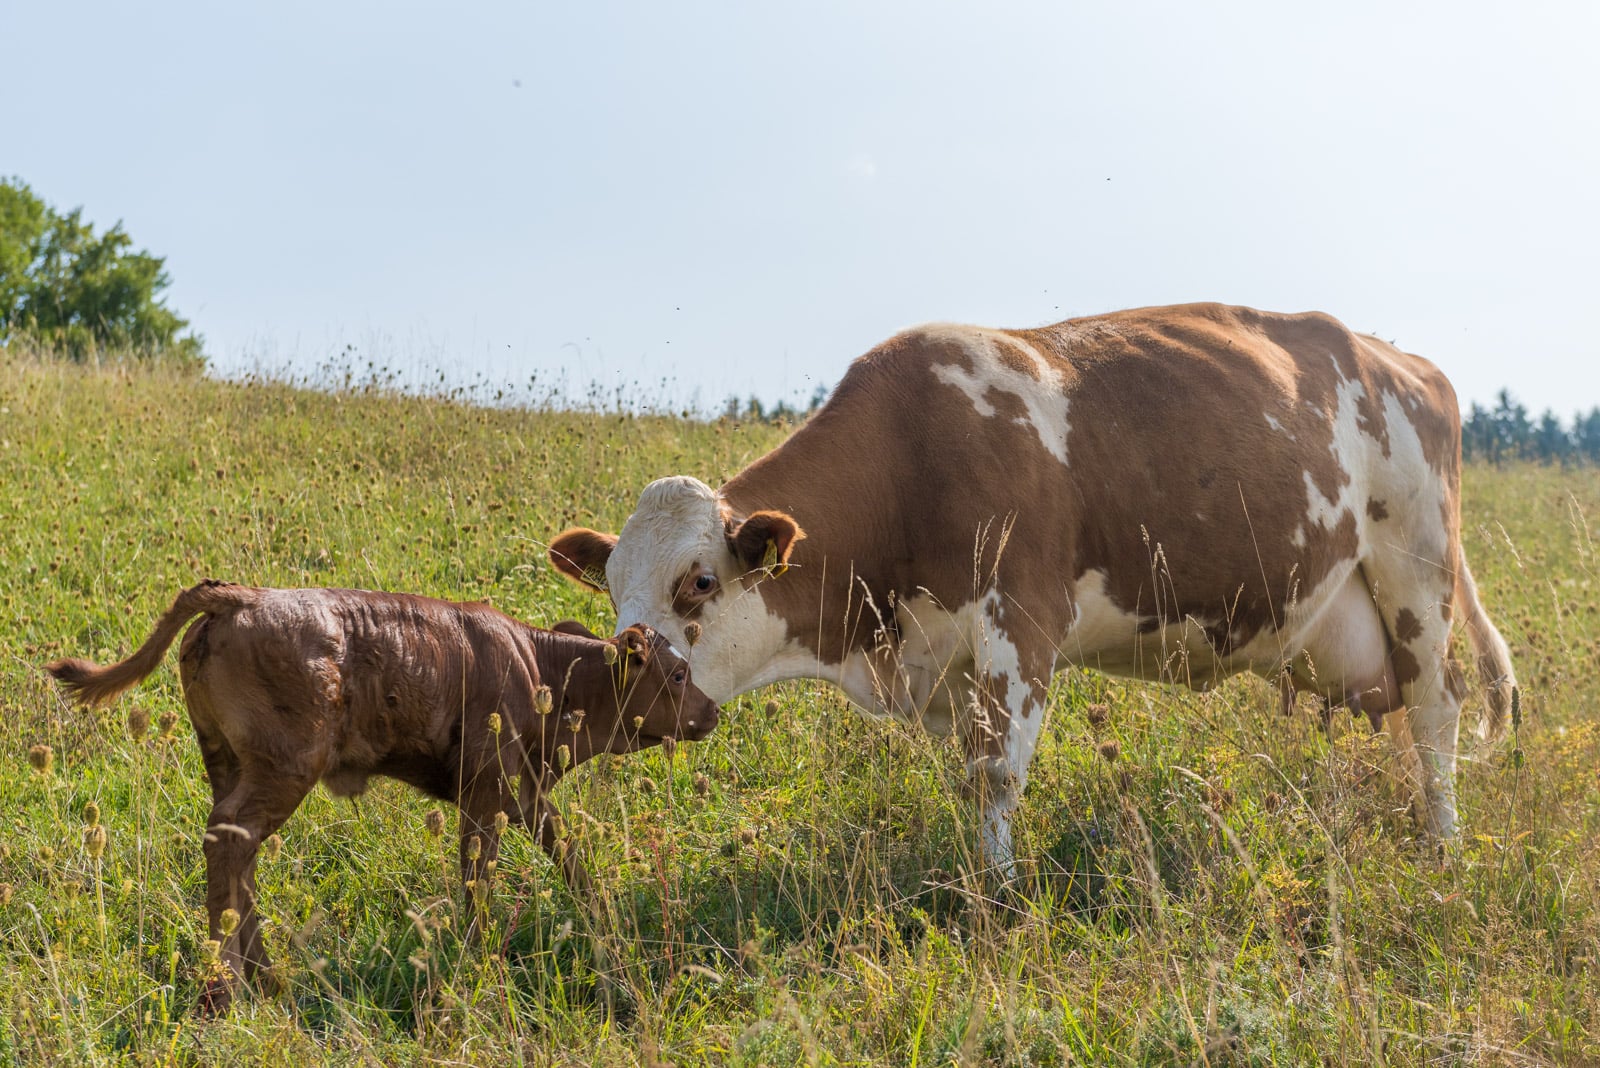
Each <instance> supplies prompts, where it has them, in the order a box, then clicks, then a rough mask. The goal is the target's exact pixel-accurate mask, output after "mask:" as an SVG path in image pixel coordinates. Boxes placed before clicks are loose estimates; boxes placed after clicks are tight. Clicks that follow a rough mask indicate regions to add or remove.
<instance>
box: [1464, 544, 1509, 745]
mask: <svg viewBox="0 0 1600 1068" xmlns="http://www.w3.org/2000/svg"><path fill="white" fill-rule="evenodd" d="M1456 601H1457V603H1458V604H1459V605H1460V606H1461V613H1462V622H1464V623H1465V624H1466V627H1467V637H1468V638H1470V639H1471V640H1472V649H1473V651H1474V652H1475V653H1477V656H1478V680H1479V682H1481V683H1482V684H1483V697H1484V714H1483V718H1482V719H1481V720H1479V721H1478V737H1479V739H1481V740H1482V741H1484V742H1486V743H1488V744H1489V745H1494V744H1495V743H1497V742H1499V741H1501V740H1502V739H1503V738H1505V736H1506V730H1507V728H1509V727H1510V725H1511V710H1512V709H1513V708H1514V707H1515V706H1516V704H1517V703H1518V701H1519V700H1520V698H1519V695H1518V693H1517V674H1516V672H1515V671H1514V670H1513V669H1512V667H1511V650H1510V649H1509V648H1507V647H1506V640H1505V639H1504V638H1502V637H1501V636H1500V632H1499V631H1498V630H1497V629H1495V625H1494V621H1493V620H1491V619H1490V618H1489V614H1488V613H1487V612H1485V611H1484V610H1483V604H1482V603H1481V602H1480V601H1479V600H1478V587H1477V584H1476V583H1474V582H1473V581H1472V572H1471V571H1470V570H1468V568H1467V558H1466V556H1465V555H1463V556H1462V557H1461V567H1460V568H1459V570H1457V572H1456Z"/></svg>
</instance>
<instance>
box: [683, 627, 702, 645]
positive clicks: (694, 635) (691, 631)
mask: <svg viewBox="0 0 1600 1068" xmlns="http://www.w3.org/2000/svg"><path fill="white" fill-rule="evenodd" d="M683 640H684V641H685V642H687V643H689V648H691V649H693V648H694V646H695V643H696V642H698V641H699V640H700V624H698V623H692V622H691V623H685V624H684V625H683Z"/></svg>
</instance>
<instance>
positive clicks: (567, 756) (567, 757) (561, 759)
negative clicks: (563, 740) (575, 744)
mask: <svg viewBox="0 0 1600 1068" xmlns="http://www.w3.org/2000/svg"><path fill="white" fill-rule="evenodd" d="M571 763H572V750H571V749H569V748H567V747H566V746H564V745H558V746H556V767H557V768H559V769H560V770H562V771H566V770H567V767H568V765H570V764H571Z"/></svg>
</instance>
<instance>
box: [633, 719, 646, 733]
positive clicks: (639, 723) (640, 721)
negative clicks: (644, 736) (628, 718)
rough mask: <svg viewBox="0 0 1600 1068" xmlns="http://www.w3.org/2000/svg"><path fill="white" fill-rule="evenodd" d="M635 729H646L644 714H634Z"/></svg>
mask: <svg viewBox="0 0 1600 1068" xmlns="http://www.w3.org/2000/svg"><path fill="white" fill-rule="evenodd" d="M633 729H634V730H636V731H642V730H644V717H643V716H634V717H633Z"/></svg>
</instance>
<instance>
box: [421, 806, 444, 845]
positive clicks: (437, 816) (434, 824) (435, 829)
mask: <svg viewBox="0 0 1600 1068" xmlns="http://www.w3.org/2000/svg"><path fill="white" fill-rule="evenodd" d="M422 825H423V826H424V827H426V828H427V829H428V833H429V834H431V835H433V836H434V837H435V838H438V837H439V836H440V835H442V834H444V813H443V812H440V811H439V810H438V809H436V808H430V809H429V810H428V814H427V815H426V816H424V817H422Z"/></svg>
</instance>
